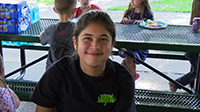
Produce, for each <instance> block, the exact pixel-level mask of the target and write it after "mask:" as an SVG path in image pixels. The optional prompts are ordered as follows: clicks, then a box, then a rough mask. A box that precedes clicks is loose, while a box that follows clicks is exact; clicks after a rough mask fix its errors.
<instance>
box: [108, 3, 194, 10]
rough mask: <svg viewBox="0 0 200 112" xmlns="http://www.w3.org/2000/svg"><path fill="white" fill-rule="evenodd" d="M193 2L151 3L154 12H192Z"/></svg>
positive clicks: (114, 8)
mask: <svg viewBox="0 0 200 112" xmlns="http://www.w3.org/2000/svg"><path fill="white" fill-rule="evenodd" d="M192 1H193V0H158V1H153V2H151V3H150V6H151V8H152V10H153V11H166V12H191V8H192ZM127 8H128V6H117V7H111V8H108V10H126V9H127Z"/></svg>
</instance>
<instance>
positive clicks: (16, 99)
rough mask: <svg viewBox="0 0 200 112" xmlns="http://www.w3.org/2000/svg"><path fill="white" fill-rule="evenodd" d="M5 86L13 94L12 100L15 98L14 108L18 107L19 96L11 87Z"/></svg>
mask: <svg viewBox="0 0 200 112" xmlns="http://www.w3.org/2000/svg"><path fill="white" fill-rule="evenodd" d="M7 88H8V89H9V90H10V91H11V94H12V95H13V97H14V100H15V105H16V109H17V108H18V107H19V105H20V100H19V97H18V96H17V95H16V94H15V92H14V91H13V90H12V89H10V88H9V87H8V86H7Z"/></svg>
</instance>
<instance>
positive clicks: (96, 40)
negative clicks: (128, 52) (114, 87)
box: [73, 22, 115, 69]
mask: <svg viewBox="0 0 200 112" xmlns="http://www.w3.org/2000/svg"><path fill="white" fill-rule="evenodd" d="M73 42H74V47H75V49H76V50H78V54H79V57H80V65H81V68H82V69H84V68H91V67H92V68H96V67H97V68H101V67H105V63H106V60H107V59H108V57H109V55H110V54H111V51H112V48H113V46H114V43H115V41H114V43H113V44H112V37H111V34H110V33H109V32H108V31H107V30H106V29H105V27H104V25H103V24H102V23H101V22H93V23H90V24H89V25H88V26H87V27H86V28H85V29H84V30H83V31H82V32H81V33H80V34H79V36H78V43H77V41H76V39H75V37H74V38H73Z"/></svg>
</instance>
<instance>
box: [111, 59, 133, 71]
mask: <svg viewBox="0 0 200 112" xmlns="http://www.w3.org/2000/svg"><path fill="white" fill-rule="evenodd" d="M109 61H110V62H111V64H110V65H109V66H110V67H111V68H112V69H113V71H114V72H116V73H117V74H119V75H130V73H129V71H128V70H127V69H126V68H125V67H124V66H122V65H121V64H119V63H118V62H115V61H112V60H109Z"/></svg>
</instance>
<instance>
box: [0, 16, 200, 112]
mask: <svg viewBox="0 0 200 112" xmlns="http://www.w3.org/2000/svg"><path fill="white" fill-rule="evenodd" d="M57 21H58V20H57V19H40V21H39V22H36V23H35V24H33V25H32V26H31V28H30V29H28V30H26V31H25V32H23V33H22V34H16V35H13V34H0V39H1V40H4V41H25V42H31V43H39V42H40V40H39V38H38V35H39V34H40V32H41V31H43V30H44V28H46V27H48V26H49V25H50V24H54V23H57ZM115 25H116V30H117V37H116V39H117V42H116V47H119V48H122V47H124V48H132V49H150V55H149V57H152V58H167V59H185V57H184V52H200V46H199V45H197V44H199V43H200V42H199V40H198V39H197V38H200V34H193V33H191V32H190V33H188V31H189V30H185V32H176V31H177V30H178V29H190V28H191V26H179V25H168V27H167V28H166V29H165V30H159V31H153V30H148V29H144V28H141V27H138V26H136V25H122V24H120V23H115ZM127 28H129V29H127ZM168 30H173V32H172V34H169V35H171V36H172V37H171V39H170V38H167V36H166V35H168V34H167V32H163V31H168ZM125 31H132V32H128V33H124V32H125ZM181 31H182V30H181ZM156 33H157V34H156ZM168 33H169V32H168ZM187 33H188V34H191V35H190V36H191V38H192V39H193V40H195V39H197V40H196V41H195V45H193V44H192V43H190V40H188V39H187V38H188V34H187ZM161 34H165V37H166V38H165V37H162V36H164V35H161ZM149 35H150V37H151V38H148V37H149ZM173 35H175V37H174V36H173ZM183 36H184V37H183ZM157 39H160V43H159V42H158V40H157ZM166 40H167V42H166V43H165V41H166ZM154 41H156V42H158V43H156V42H154ZM173 41H178V42H177V43H170V42H173ZM169 43H170V44H169ZM3 47H6V48H17V49H20V50H22V55H21V56H22V57H23V56H24V55H25V53H23V52H25V49H33V50H48V46H41V45H22V46H6V45H4V46H3ZM114 53H115V54H117V51H115V52H114ZM45 56H47V55H45ZM45 56H44V57H42V59H44V58H46V57H45ZM24 60H25V56H24ZM22 61H23V60H22ZM38 61H39V60H36V62H38ZM36 62H35V63H36ZM23 63H24V62H23ZM24 64H25V63H24ZM24 66H26V65H24ZM23 69H25V68H23ZM18 71H19V70H18ZM10 75H12V74H10ZM6 82H7V84H8V85H9V87H10V88H11V89H13V90H14V91H15V92H16V94H17V95H18V96H19V97H20V100H23V101H30V99H29V96H30V95H31V93H32V91H33V90H34V88H35V85H36V84H37V82H35V81H27V80H13V79H6ZM135 99H136V101H135V103H136V106H137V111H138V112H147V111H148V112H153V111H154V112H155V111H156V112H157V111H163V112H169V111H176V112H193V111H195V112H197V111H198V112H199V111H200V96H199V94H188V93H173V92H166V91H152V90H141V89H136V93H135Z"/></svg>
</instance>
